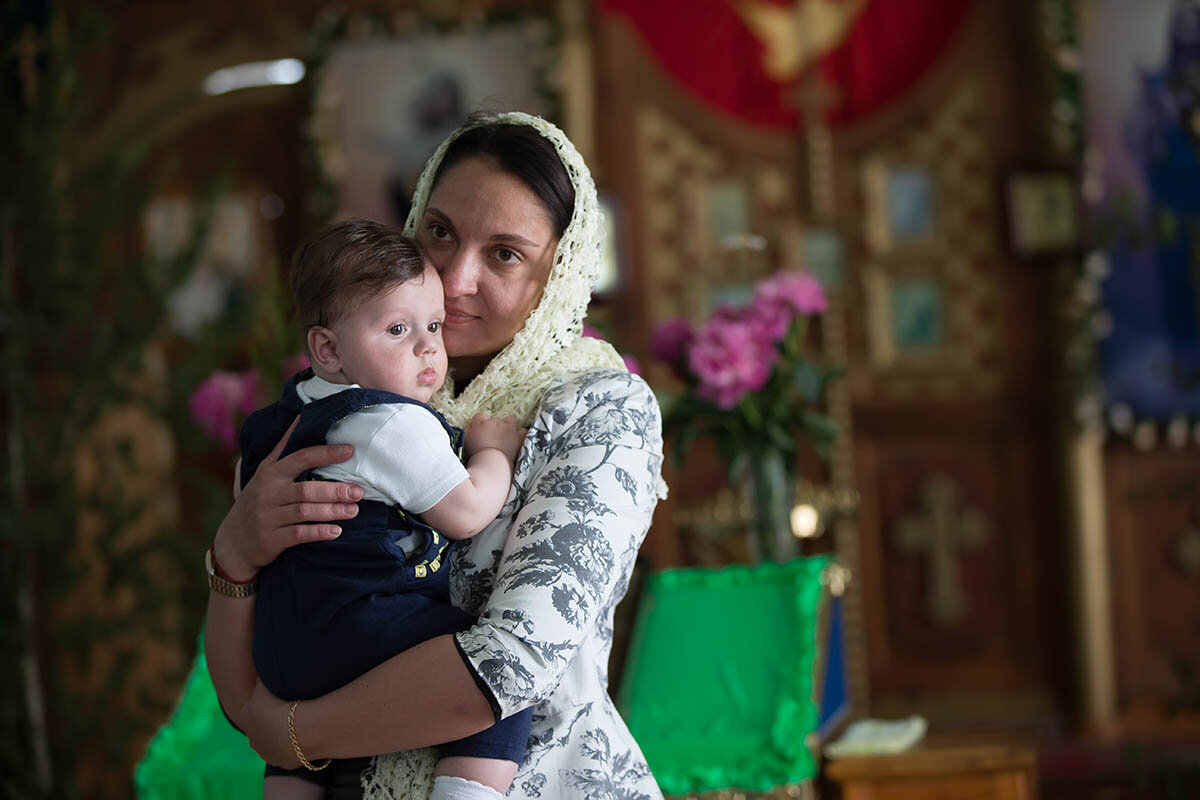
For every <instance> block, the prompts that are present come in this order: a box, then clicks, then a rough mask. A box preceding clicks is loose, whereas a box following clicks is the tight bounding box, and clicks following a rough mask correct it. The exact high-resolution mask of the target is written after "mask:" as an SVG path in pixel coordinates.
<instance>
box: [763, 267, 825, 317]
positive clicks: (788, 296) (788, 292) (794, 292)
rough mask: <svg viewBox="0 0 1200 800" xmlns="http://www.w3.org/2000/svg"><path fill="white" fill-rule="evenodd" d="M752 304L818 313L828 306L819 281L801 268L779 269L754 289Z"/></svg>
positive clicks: (798, 312)
mask: <svg viewBox="0 0 1200 800" xmlns="http://www.w3.org/2000/svg"><path fill="white" fill-rule="evenodd" d="M754 304H755V305H756V306H763V305H784V306H787V307H790V308H791V310H792V311H794V312H795V313H797V314H819V313H821V312H822V311H824V310H825V309H826V308H828V307H829V301H828V300H827V299H826V298H825V290H824V289H822V288H821V282H820V281H818V280H817V279H816V278H814V277H813V276H812V275H809V274H808V273H807V272H803V271H801V270H787V271H784V270H781V271H779V272H776V273H775V274H774V275H772V276H771V277H769V278H767V279H766V280H763V281H761V282H760V283H759V284H758V286H756V287H755V289H754Z"/></svg>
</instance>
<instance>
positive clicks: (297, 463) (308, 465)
mask: <svg viewBox="0 0 1200 800" xmlns="http://www.w3.org/2000/svg"><path fill="white" fill-rule="evenodd" d="M352 455H354V448H353V447H351V446H350V445H348V444H322V445H315V446H313V447H305V448H303V449H300V450H297V451H296V452H294V453H290V454H288V455H287V456H286V457H284V458H281V459H279V461H278V462H276V464H275V465H274V466H275V469H276V470H277V471H278V473H279V474H280V475H285V476H287V477H288V479H289V480H294V479H295V478H296V476H297V475H299V474H300V473H301V472H304V471H305V470H306V469H315V468H316V467H327V466H329V465H330V464H339V463H341V462H342V461H345V460H346V459H348V458H350V456H352Z"/></svg>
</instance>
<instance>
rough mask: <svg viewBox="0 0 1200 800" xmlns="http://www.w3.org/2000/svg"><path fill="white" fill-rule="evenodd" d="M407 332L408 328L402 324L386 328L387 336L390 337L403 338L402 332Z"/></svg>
mask: <svg viewBox="0 0 1200 800" xmlns="http://www.w3.org/2000/svg"><path fill="white" fill-rule="evenodd" d="M407 330H408V328H406V327H405V326H404V324H403V323H401V324H398V325H393V326H392V327H390V328H388V334H389V335H391V336H403V335H404V332H405V331H407Z"/></svg>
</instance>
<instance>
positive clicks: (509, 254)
mask: <svg viewBox="0 0 1200 800" xmlns="http://www.w3.org/2000/svg"><path fill="white" fill-rule="evenodd" d="M496 260H498V261H500V262H501V263H503V264H515V263H517V262H518V261H520V260H521V257H520V256H518V255H517V254H516V253H515V252H514V251H512V250H509V249H508V248H507V247H501V248H499V249H497V250H496Z"/></svg>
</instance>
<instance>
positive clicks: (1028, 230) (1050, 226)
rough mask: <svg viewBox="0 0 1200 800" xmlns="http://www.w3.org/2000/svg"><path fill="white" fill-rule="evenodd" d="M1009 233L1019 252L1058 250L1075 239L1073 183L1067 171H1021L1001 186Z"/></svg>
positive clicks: (1068, 247) (1067, 245) (1071, 244)
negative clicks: (1004, 195)
mask: <svg viewBox="0 0 1200 800" xmlns="http://www.w3.org/2000/svg"><path fill="white" fill-rule="evenodd" d="M1005 189H1006V191H1005V194H1006V197H1005V200H1006V202H1007V205H1008V219H1009V236H1010V238H1011V242H1012V248H1013V250H1014V251H1015V252H1016V253H1017V255H1019V256H1035V255H1043V254H1049V253H1060V252H1063V251H1065V250H1070V249H1071V248H1073V247H1075V245H1076V244H1077V243H1078V241H1079V224H1078V207H1077V205H1076V202H1075V183H1074V181H1073V180H1072V178H1071V174H1070V173H1068V172H1062V173H1059V172H1044V173H1036V172H1035V173H1022V174H1018V175H1014V176H1013V177H1011V178H1009V179H1008V182H1007V185H1006V186H1005Z"/></svg>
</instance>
